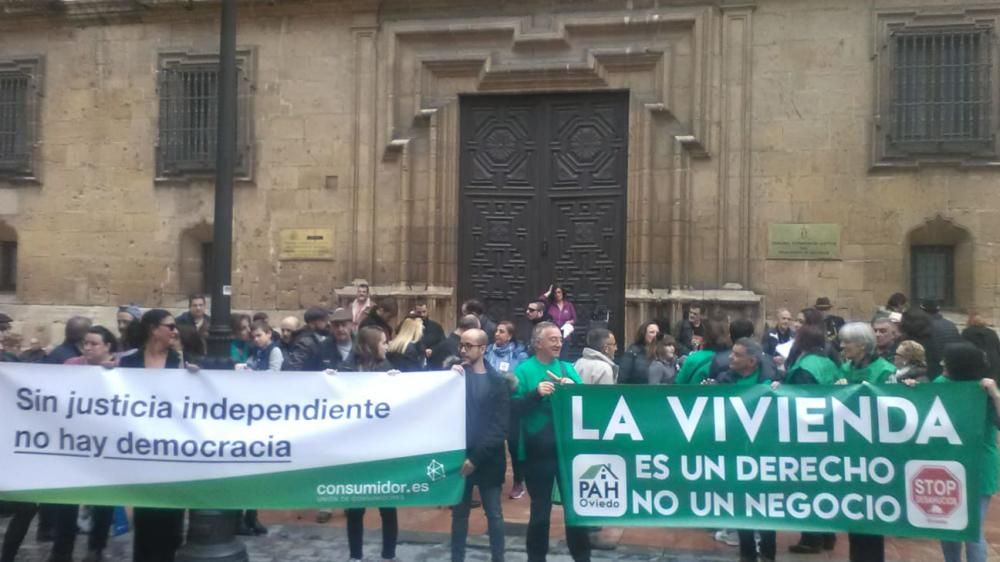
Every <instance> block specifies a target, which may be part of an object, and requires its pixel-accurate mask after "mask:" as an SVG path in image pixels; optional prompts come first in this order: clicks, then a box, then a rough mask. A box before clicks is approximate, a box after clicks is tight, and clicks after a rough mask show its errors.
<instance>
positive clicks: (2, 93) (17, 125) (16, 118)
mask: <svg viewBox="0 0 1000 562" xmlns="http://www.w3.org/2000/svg"><path fill="white" fill-rule="evenodd" d="M34 116H35V88H34V79H33V77H32V76H31V75H30V74H28V73H26V72H23V71H10V72H0V174H5V175H21V176H29V175H31V165H32V155H33V152H34V144H35V141H34V135H35V118H34Z"/></svg>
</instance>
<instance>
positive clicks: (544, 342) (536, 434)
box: [511, 322, 590, 562]
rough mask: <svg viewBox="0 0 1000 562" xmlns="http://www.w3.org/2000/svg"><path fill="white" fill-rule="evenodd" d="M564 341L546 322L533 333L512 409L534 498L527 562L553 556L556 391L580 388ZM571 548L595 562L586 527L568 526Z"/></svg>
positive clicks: (578, 560) (577, 557) (585, 561)
mask: <svg viewBox="0 0 1000 562" xmlns="http://www.w3.org/2000/svg"><path fill="white" fill-rule="evenodd" d="M562 345H563V338H562V332H560V330H559V327H558V326H556V325H555V324H553V323H552V322H542V323H540V324H538V325H537V326H535V329H534V330H533V331H532V333H531V347H532V349H534V351H535V355H534V356H533V357H531V358H529V359H528V360H527V361H524V362H522V363H521V364H520V365H518V366H517V369H515V370H514V375H515V376H516V377H517V390H515V391H514V398H513V402H512V403H511V407H512V408H513V409H515V410H516V411H517V412H518V413H519V414H520V415H521V431H522V440H521V443H522V447H523V450H522V451H518V454H519V455H522V458H523V460H524V483H525V484H526V485H527V486H528V494H529V495H530V496H531V513H530V515H529V517H528V533H527V537H526V543H527V544H526V546H527V551H528V562H544V560H545V557H546V555H547V554H548V552H549V523H550V519H551V516H552V484H553V482H554V481H555V480H556V479H557V478H560V476H559V461H558V459H557V457H556V446H555V431H554V428H553V425H552V404H551V402H550V401H549V397H550V396H551V395H552V393H553V392H555V391H556V388H557V387H558V386H561V385H566V384H581V383H582V381H581V380H580V375H578V374H577V372H576V370H574V369H573V365H572V364H570V363H565V362H563V361H560V360H559V353H560V352H561V351H562ZM566 544H567V546H569V552H570V554H571V555H572V556H573V560H574V561H575V562H589V561H590V539H589V537H588V534H587V529H586V528H585V527H571V526H569V525H567V526H566Z"/></svg>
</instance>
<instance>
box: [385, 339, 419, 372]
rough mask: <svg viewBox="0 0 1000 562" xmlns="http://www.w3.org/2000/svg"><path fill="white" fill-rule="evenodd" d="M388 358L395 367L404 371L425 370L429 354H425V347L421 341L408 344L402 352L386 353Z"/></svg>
mask: <svg viewBox="0 0 1000 562" xmlns="http://www.w3.org/2000/svg"><path fill="white" fill-rule="evenodd" d="M386 359H388V360H389V362H390V363H392V366H393V368H394V369H397V370H399V371H402V372H404V373H413V372H416V371H423V370H424V367H425V366H426V364H427V356H426V355H424V348H423V347H421V345H420V342H415V343H414V342H410V343H408V344H406V349H404V350H403V352H402V353H394V352H392V351H390V352H389V353H387V354H386Z"/></svg>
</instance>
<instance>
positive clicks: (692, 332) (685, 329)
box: [676, 319, 705, 355]
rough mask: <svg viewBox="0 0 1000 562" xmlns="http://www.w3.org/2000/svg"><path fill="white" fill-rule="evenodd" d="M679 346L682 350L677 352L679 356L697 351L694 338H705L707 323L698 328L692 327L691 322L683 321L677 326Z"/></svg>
mask: <svg viewBox="0 0 1000 562" xmlns="http://www.w3.org/2000/svg"><path fill="white" fill-rule="evenodd" d="M676 332H677V344H678V345H679V346H680V349H678V350H677V355H687V354H688V353H690V352H692V351H695V343H694V337H695V336H699V337H702V338H703V337H705V323H704V322H702V323H701V324H700V325H699V326H698V327H697V328H695V327H694V326H692V325H691V322H690V321H688V320H687V319H684V320H681V321H680V323H679V324H677V330H676Z"/></svg>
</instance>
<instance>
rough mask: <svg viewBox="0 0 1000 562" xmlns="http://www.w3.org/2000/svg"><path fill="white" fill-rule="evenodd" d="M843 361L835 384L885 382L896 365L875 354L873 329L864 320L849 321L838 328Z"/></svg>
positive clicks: (892, 373)
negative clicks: (838, 378)
mask: <svg viewBox="0 0 1000 562" xmlns="http://www.w3.org/2000/svg"><path fill="white" fill-rule="evenodd" d="M840 345H841V347H842V348H843V353H844V363H843V364H842V365H841V366H840V372H841V376H840V380H838V381H837V384H861V383H864V382H867V383H869V384H885V383H886V382H888V381H889V377H891V376H892V375H894V374H896V366H895V365H893V364H892V363H890V362H888V361H886V360H885V359H883V358H882V357H879V356H878V355H876V354H875V331H874V330H872V327H871V326H870V325H869V324H867V323H865V322H850V323H848V324H845V325H844V327H843V328H841V329H840Z"/></svg>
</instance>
